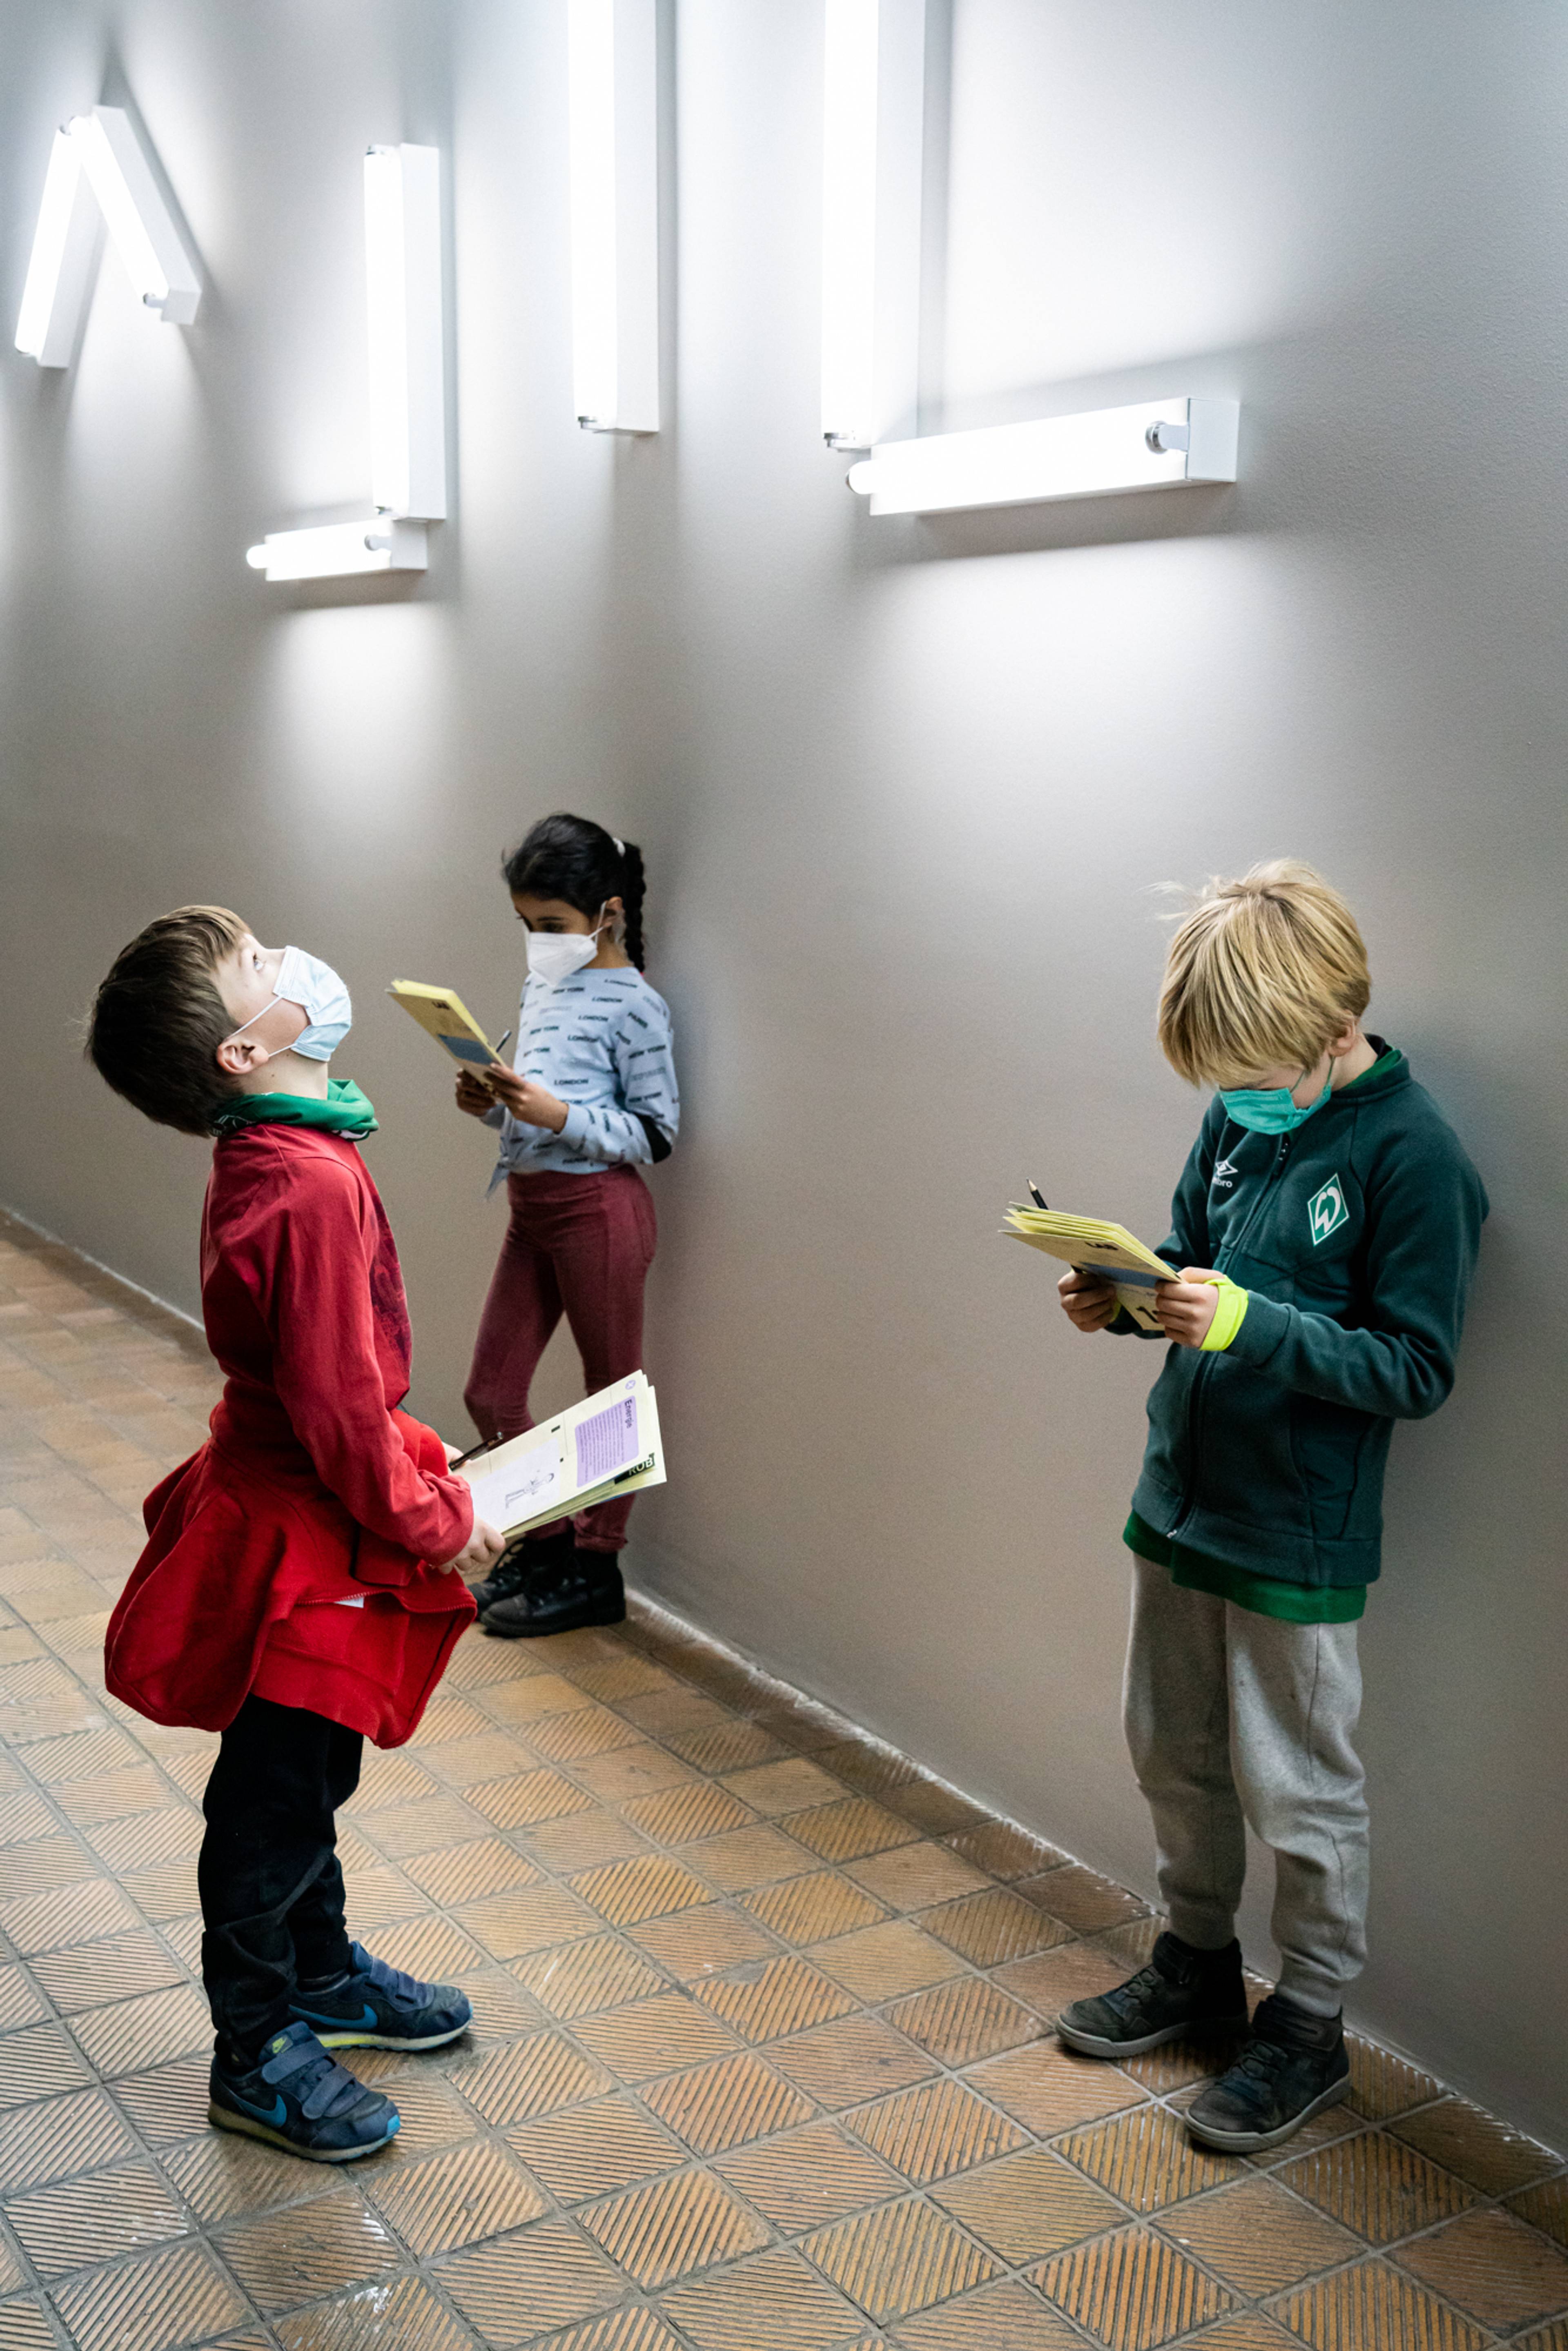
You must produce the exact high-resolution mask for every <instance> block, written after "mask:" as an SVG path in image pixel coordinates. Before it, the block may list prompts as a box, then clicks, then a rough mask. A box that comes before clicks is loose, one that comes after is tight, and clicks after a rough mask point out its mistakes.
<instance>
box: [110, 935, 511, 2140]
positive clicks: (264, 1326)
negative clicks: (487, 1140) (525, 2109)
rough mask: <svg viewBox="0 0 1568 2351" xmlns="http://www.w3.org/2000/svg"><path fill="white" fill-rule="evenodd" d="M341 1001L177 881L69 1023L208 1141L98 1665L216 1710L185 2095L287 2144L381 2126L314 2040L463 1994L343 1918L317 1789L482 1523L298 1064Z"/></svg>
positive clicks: (359, 1104)
mask: <svg viewBox="0 0 1568 2351" xmlns="http://www.w3.org/2000/svg"><path fill="white" fill-rule="evenodd" d="M350 1017H351V1008H350V1001H349V993H348V990H347V988H346V987H344V986H343V983H342V981H341V980H340V978H339V977H338V975H337V973H336V972H334V971H333V970H332V968H331V967H330V966H329V965H328V964H324V963H321V962H319V960H318V959H317V958H316V957H314V956H307V955H304V954H302V953H301V952H300V950H299V949H298V948H297V947H264V946H260V945H259V943H258V942H257V941H256V939H255V938H253V937H252V935H251V934H250V932H249V931H248V930H247V929H246V925H244V923H243V922H241V921H240V919H239V917H238V916H237V915H235V914H230V913H228V912H227V911H226V909H225V908H223V907H220V906H183V907H181V908H180V909H179V910H178V911H177V912H176V913H174V914H166V915H164V916H163V917H162V919H161V920H160V921H158V922H156V923H153V924H151V925H149V926H148V928H147V929H146V930H145V931H143V932H142V933H141V935H140V937H138V938H135V939H133V940H132V941H131V945H130V946H128V947H126V948H125V950H124V951H123V953H122V954H121V955H120V956H118V957H117V958H116V960H115V963H114V967H113V968H112V970H111V971H110V974H109V977H108V978H107V979H106V980H105V981H104V983H103V985H102V987H100V988H99V992H98V997H97V1000H96V1002H95V1004H94V1007H93V1011H92V1019H91V1023H90V1028H89V1040H88V1053H89V1058H90V1059H91V1061H93V1063H94V1065H95V1066H96V1067H97V1069H98V1070H99V1072H100V1073H101V1074H102V1076H103V1077H105V1078H106V1079H107V1080H108V1081H109V1083H110V1085H111V1086H113V1087H114V1088H115V1090H116V1092H119V1093H121V1094H123V1095H124V1096H125V1098H126V1100H127V1101H128V1102H132V1103H134V1105H135V1106H136V1108H137V1109H138V1110H140V1111H141V1112H143V1113H145V1115H146V1116H147V1117H149V1118H152V1119H156V1120H157V1121H158V1122H159V1123H161V1124H163V1125H166V1126H173V1127H178V1128H179V1129H181V1131H182V1132H183V1133H185V1134H213V1135H215V1136H216V1137H217V1143H216V1147H215V1149H214V1154H213V1172H212V1176H211V1178H210V1180H209V1183H208V1186H207V1197H206V1205H205V1207H204V1213H203V1218H202V1311H203V1316H204V1322H205V1325H206V1333H207V1343H208V1345H209V1346H210V1347H211V1349H212V1351H213V1353H214V1356H215V1358H216V1359H217V1362H218V1363H219V1364H220V1365H221V1367H222V1369H223V1371H224V1373H225V1388H224V1395H223V1400H222V1402H221V1403H220V1404H219V1405H218V1406H217V1408H216V1410H215V1411H214V1414H213V1416H212V1424H211V1426H212V1435H211V1437H210V1438H209V1440H208V1442H207V1443H206V1444H205V1445H204V1447H202V1450H201V1451H200V1452H199V1453H197V1454H195V1455H194V1456H193V1458H192V1459H191V1460H189V1461H187V1462H184V1463H183V1465H182V1466H181V1467H180V1468H178V1469H176V1470H175V1471H174V1472H173V1474H172V1476H171V1477H169V1478H166V1479H164V1480H163V1482H162V1485H161V1486H159V1487H157V1488H156V1489H154V1491H153V1492H152V1494H150V1495H149V1496H148V1499H147V1504H146V1510H145V1516H146V1521H147V1531H148V1537H149V1541H148V1543H147V1548H146V1549H145V1551H144V1552H142V1554H141V1559H140V1560H139V1561H138V1562H137V1564H136V1566H135V1568H134V1569H133V1571H132V1573H131V1579H130V1581H129V1583H127V1585H126V1588H125V1591H124V1593H122V1594H121V1597H120V1604H119V1605H118V1606H117V1608H116V1609H115V1611H114V1614H113V1615H112V1617H111V1618H110V1625H109V1632H108V1635H107V1638H106V1642H105V1662H106V1676H107V1680H108V1685H109V1687H110V1690H111V1691H112V1692H113V1693H114V1695H115V1696H116V1697H117V1698H121V1699H123V1700H124V1702H125V1703H126V1704H127V1705H128V1706H131V1707H134V1708H136V1709H137V1711H138V1712H139V1713H141V1714H145V1715H147V1716H149V1717H151V1719H152V1720H153V1721H154V1722H164V1723H189V1724H194V1725H196V1726H197V1727H199V1728H200V1729H205V1730H217V1731H221V1732H222V1734H223V1739H222V1744H221V1746H220V1748H219V1750H218V1757H217V1761H216V1762H215V1763H214V1766H213V1771H212V1776H211V1778H210V1779H209V1780H208V1782H207V1788H206V1793H205V1796H204V1801H203V1810H204V1813H205V1815H206V1823H207V1828H206V1834H205V1837H204V1841H203V1844H202V1851H201V1857H200V1860H199V1863H198V1866H197V1876H198V1883H199V1886H200V1890H201V1900H202V1920H203V1929H204V1931H203V1937H202V1974H203V1979H204V1983H205V1985H206V1990H207V1997H208V1999H209V2001H210V2002H211V2004H212V2011H213V2023H214V2032H215V2036H216V2043H215V2048H214V2057H213V2072H212V2089H211V2103H210V2105H209V2108H208V2112H209V2114H210V2116H211V2118H212V2120H213V2122H214V2124H216V2125H217V2126H218V2127H219V2128H220V2129H224V2130H234V2131H242V2132H245V2133H246V2134H247V2135H249V2136H250V2137H256V2138H262V2139H267V2140H269V2141H270V2142H272V2143H273V2144H274V2145H276V2146H279V2147H287V2148H289V2149H290V2150H291V2151H292V2152H293V2153H295V2154H297V2155H302V2156H306V2157H308V2158H310V2159H312V2160H313V2161H316V2162H319V2163H347V2162H350V2161H352V2160H353V2158H355V2157H357V2156H361V2155H368V2154H370V2153H371V2152H372V2151H373V2150H374V2149H375V2148H376V2147H384V2146H385V2145H386V2144H387V2142H388V2141H389V2140H390V2139H391V2138H392V2136H393V2134H394V2133H395V2132H396V2130H397V2127H398V2116H397V2109H396V2108H395V2106H393V2105H392V2103H391V2101H390V2100H388V2099H386V2098H384V2097H382V2096H381V2095H379V2094H378V2093H377V2092H375V2091H373V2090H370V2089H367V2088H366V2087H365V2086H364V2085H363V2084H361V2082H359V2081H357V2080H356V2079H355V2077H354V2076H353V2075H352V2074H350V2073H349V2072H348V2071H347V2070H346V2068H345V2067H344V2066H342V2065H341V2064H339V2063H338V2062H337V2060H336V2059H335V2058H333V2057H331V2056H329V2054H328V2052H329V2050H331V2049H334V2048H367V2047H368V2048H377V2049H431V2048H435V2047H438V2046H439V2045H440V2044H441V2043H444V2042H447V2041H452V2040H455V2038H456V2036H457V2035H458V2034H459V2033H460V2032H463V2031H464V2030H465V2026H466V2025H467V2023H468V2022H469V2019H470V2016H471V2014H472V2011H471V2009H470V2007H469V2003H468V2001H467V1999H466V1997H465V1994H464V1993H463V1992H461V1991H458V1990H457V1989H456V1988H455V1986H452V1985H447V1984H423V1983H418V1982H416V1981H415V1980H413V1978H412V1977H410V1976H407V1975H404V1974H402V1972H401V1970H397V1969H394V1968H391V1967H388V1966H387V1965H386V1963H385V1962H384V1961H383V1960H381V1959H373V1958H372V1957H371V1955H370V1953H369V1952H367V1951H365V1950H364V1949H362V1948H361V1945H360V1944H358V1943H351V1942H350V1940H349V1938H348V1935H347V1932H346V1930H345V1926H344V1888H343V1876H342V1872H341V1869H340V1866H339V1864H338V1857H337V1851H336V1840H335V1830H334V1823H333V1814H334V1813H335V1812H336V1811H337V1809H338V1807H339V1806H340V1804H342V1803H345V1802H347V1801H348V1799H349V1797H350V1796H351V1795H352V1794H353V1792H354V1789H355V1787H356V1786H357V1784H358V1782H359V1774H360V1755H361V1746H362V1743H363V1740H364V1739H365V1738H366V1737H369V1738H371V1740H374V1741H375V1743H376V1744H377V1745H378V1746H382V1747H394V1746H397V1745H399V1744H401V1742H402V1740H405V1739H407V1738H408V1737H409V1736H410V1735H411V1734H412V1732H413V1729H415V1727H416V1725H417V1724H418V1721H419V1718H420V1716H421V1714H422V1713H423V1709H424V1706H425V1703H426V1701H427V1699H428V1698H429V1697H430V1694H431V1692H432V1690H433V1689H434V1687H435V1684H436V1682H437V1681H438V1680H439V1679H440V1677H441V1673H442V1670H443V1668H444V1666H445V1663H446V1660H447V1658H448V1656H450V1654H451V1652H452V1648H453V1646H454V1644H455V1641H456V1640H457V1637H458V1635H460V1633H461V1632H462V1631H463V1628H464V1626H465V1625H466V1624H467V1623H468V1622H469V1621H470V1619H471V1618H472V1616H473V1614H474V1604H473V1602H472V1600H471V1599H470V1598H469V1596H468V1593H467V1589H466V1587H465V1583H464V1580H463V1571H465V1570H466V1571H468V1572H470V1573H474V1572H477V1573H485V1571H486V1569H487V1567H488V1565H489V1563H490V1562H491V1561H492V1560H493V1559H495V1558H496V1557H497V1556H498V1554H499V1552H500V1551H501V1548H502V1545H501V1538H500V1537H499V1536H498V1535H497V1534H496V1533H495V1531H493V1530H492V1529H491V1528H489V1527H487V1526H486V1525H484V1524H483V1523H482V1522H477V1521H476V1519H475V1516H474V1506H473V1500H472V1497H471V1495H470V1492H469V1489H468V1487H467V1486H466V1485H465V1482H464V1481H463V1479H460V1478H455V1477H454V1476H452V1475H451V1474H450V1471H449V1468H448V1456H447V1451H446V1447H444V1445H443V1444H442V1442H441V1440H440V1438H439V1437H436V1436H435V1435H434V1431H432V1430H430V1429H428V1428H423V1427H422V1426H420V1424H419V1423H418V1422H417V1421H414V1420H411V1419H409V1418H408V1416H406V1415H405V1414H403V1413H402V1412H401V1411H399V1410H398V1404H399V1401H400V1399H401V1398H402V1396H403V1395H405V1394H406V1392H407V1388H408V1376H409V1359H410V1333H409V1322H408V1307H407V1303H406V1301H405V1300H404V1296H403V1287H402V1273H401V1271H400V1270H399V1267H398V1259H397V1251H396V1249H395V1247H394V1246H393V1242H392V1231H391V1228H389V1226H388V1224H387V1220H386V1216H385V1213H384V1211H383V1209H382V1204H381V1201H380V1199H379V1197H378V1196H377V1193H376V1187H375V1186H374V1185H373V1184H372V1183H371V1178H370V1175H369V1174H368V1172H367V1170H366V1168H365V1166H364V1165H363V1162H362V1161H361V1157H360V1153H359V1148H358V1142H357V1138H358V1137H360V1136H361V1135H365V1134H372V1133H373V1132H374V1130H375V1123H376V1122H375V1117H374V1114H373V1113H372V1111H371V1105H370V1103H369V1102H367V1101H366V1100H365V1097H364V1096H363V1094H361V1092H360V1091H359V1089H358V1087H357V1086H354V1085H352V1084H340V1083H339V1082H337V1081H332V1080H329V1077H328V1073H327V1069H328V1061H329V1058H330V1055H331V1053H332V1050H333V1048H334V1046H336V1045H337V1044H339V1043H340V1042H341V1040H342V1039H343V1037H344V1036H345V1035H346V1034H347V1033H348V1029H349V1023H350Z"/></svg>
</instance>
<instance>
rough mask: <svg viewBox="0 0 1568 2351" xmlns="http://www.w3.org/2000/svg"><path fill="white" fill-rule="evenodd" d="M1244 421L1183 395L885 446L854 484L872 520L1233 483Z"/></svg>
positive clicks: (856, 469) (1225, 404)
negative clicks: (864, 501)
mask: <svg viewBox="0 0 1568 2351" xmlns="http://www.w3.org/2000/svg"><path fill="white" fill-rule="evenodd" d="M1239 415H1240V411H1239V406H1238V403H1237V402H1235V401H1233V400H1210V399H1207V398H1191V397H1188V396H1186V395H1184V396H1183V397H1181V398H1180V399H1174V398H1173V399H1170V400H1154V401H1140V402H1136V403H1135V404H1134V406H1132V407H1128V408H1099V409H1092V410H1090V411H1088V412H1087V413H1084V414H1082V415H1080V416H1051V417H1044V418H1041V419H1039V420H1037V421H1035V422H1032V423H1028V424H994V425H988V426H986V427H984V428H982V429H981V430H979V431H977V432H973V433H934V434H927V435H925V437H923V438H921V439H918V440H913V441H887V442H882V443H879V444H878V445H877V446H876V447H875V448H873V451H872V453H871V455H870V456H869V457H866V458H862V461H861V463H860V464H859V465H852V466H851V468H850V473H849V485H850V487H851V489H852V490H854V491H857V492H858V493H859V494H860V496H862V497H864V498H867V499H869V500H870V502H871V511H872V513H873V515H895V514H942V513H946V512H951V511H954V510H956V509H958V508H963V507H1012V506H1032V505H1036V504H1038V503H1040V502H1041V501H1043V500H1046V499H1051V498H1091V497H1099V496H1105V495H1107V494H1109V493H1113V492H1118V491H1124V490H1161V489H1176V488H1179V487H1180V486H1182V485H1184V484H1186V483H1197V482H1233V481H1234V480H1235V479H1236V448H1237V434H1238V425H1239Z"/></svg>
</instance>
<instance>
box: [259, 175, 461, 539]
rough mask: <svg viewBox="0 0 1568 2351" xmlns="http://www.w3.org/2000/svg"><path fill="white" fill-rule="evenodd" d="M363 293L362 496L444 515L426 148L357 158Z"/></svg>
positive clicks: (436, 186)
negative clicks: (367, 491) (365, 464)
mask: <svg viewBox="0 0 1568 2351" xmlns="http://www.w3.org/2000/svg"><path fill="white" fill-rule="evenodd" d="M365 296H366V312H367V318H368V321H369V328H370V360H371V497H372V499H373V500H374V502H375V504H376V505H377V506H378V507H381V508H382V510H383V511H384V512H385V513H388V514H393V515H419V516H422V517H424V518H425V519H426V520H428V521H435V520H438V519H439V518H440V517H442V516H444V514H445V512H446V386H445V381H444V376H445V346H444V336H443V329H442V295H441V156H440V152H439V150H438V149H436V148H434V147H407V146H404V147H372V148H371V150H370V152H369V153H368V154H367V155H366V157H365ZM268 576H269V577H270V574H269V575H268Z"/></svg>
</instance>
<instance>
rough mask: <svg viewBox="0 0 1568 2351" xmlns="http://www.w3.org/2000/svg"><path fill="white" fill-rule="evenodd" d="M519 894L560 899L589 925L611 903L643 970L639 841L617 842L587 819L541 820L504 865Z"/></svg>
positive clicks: (643, 884)
mask: <svg viewBox="0 0 1568 2351" xmlns="http://www.w3.org/2000/svg"><path fill="white" fill-rule="evenodd" d="M501 872H502V874H503V876H504V878H505V881H506V884H507V889H508V890H510V891H511V892H512V893H513V895H514V896H518V895H521V896H526V897H529V898H559V899H561V900H562V901H563V902H564V904H567V905H569V906H574V907H575V908H576V909H577V912H578V913H579V914H586V915H587V916H588V917H589V919H590V921H591V920H592V918H593V917H594V915H595V914H598V912H599V910H600V908H601V906H602V905H603V904H604V903H605V901H606V899H609V898H619V899H620V901H621V903H622V905H623V906H624V908H625V910H626V913H625V926H626V929H625V946H626V952H627V954H628V956H630V957H631V959H632V962H633V963H634V964H635V965H636V967H637V969H638V970H639V971H641V970H642V968H643V894H644V892H645V890H646V888H647V883H646V880H645V877H644V875H643V852H642V851H641V850H640V849H639V848H638V846H637V844H636V842H635V841H617V840H616V838H615V836H614V834H613V833H611V832H606V831H605V830H604V827H603V826H602V825H601V824H595V823H594V822H593V820H592V819H591V817H586V816H565V815H561V816H542V817H540V819H539V820H538V824H536V825H532V826H530V828H529V830H528V831H527V832H526V833H525V834H524V836H523V838H522V840H521V841H519V842H518V844H517V848H516V849H514V850H513V851H512V852H511V854H510V855H509V856H507V857H506V858H504V859H503V860H502V862H501Z"/></svg>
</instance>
